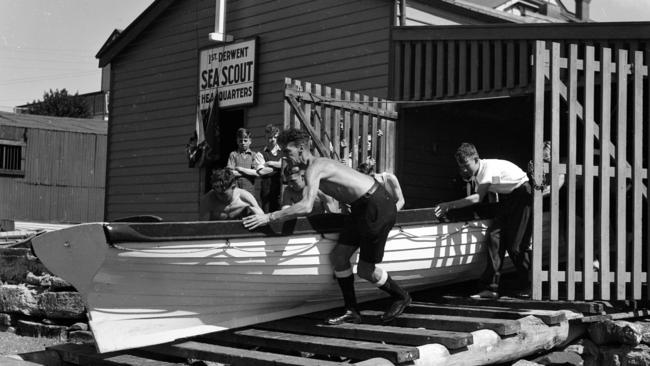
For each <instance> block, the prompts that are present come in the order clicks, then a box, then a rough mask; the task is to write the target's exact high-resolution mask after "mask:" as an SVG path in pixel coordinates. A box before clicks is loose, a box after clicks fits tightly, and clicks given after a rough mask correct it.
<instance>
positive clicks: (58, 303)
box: [38, 292, 85, 319]
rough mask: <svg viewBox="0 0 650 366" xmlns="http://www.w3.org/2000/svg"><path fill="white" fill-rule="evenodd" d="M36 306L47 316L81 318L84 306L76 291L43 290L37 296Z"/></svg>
mask: <svg viewBox="0 0 650 366" xmlns="http://www.w3.org/2000/svg"><path fill="white" fill-rule="evenodd" d="M38 308H39V309H40V310H41V311H42V312H43V313H45V316H47V317H49V318H58V319H82V318H84V316H85V315H84V314H85V306H84V302H83V299H82V297H81V294H79V293H78V292H44V293H42V294H40V295H39V296H38Z"/></svg>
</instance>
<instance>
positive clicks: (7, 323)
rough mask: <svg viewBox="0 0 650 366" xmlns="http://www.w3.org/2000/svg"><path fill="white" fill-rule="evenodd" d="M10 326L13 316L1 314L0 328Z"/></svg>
mask: <svg viewBox="0 0 650 366" xmlns="http://www.w3.org/2000/svg"><path fill="white" fill-rule="evenodd" d="M3 325H4V326H7V327H8V326H10V325H11V315H9V314H4V313H0V326H3Z"/></svg>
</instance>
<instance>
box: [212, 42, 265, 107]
mask: <svg viewBox="0 0 650 366" xmlns="http://www.w3.org/2000/svg"><path fill="white" fill-rule="evenodd" d="M256 45H257V40H256V39H252V40H248V41H242V42H237V43H228V44H224V45H221V46H218V47H212V48H208V49H204V50H201V53H200V55H199V58H200V60H199V104H200V108H201V110H202V111H204V110H207V109H209V108H210V105H211V104H212V100H213V99H214V98H215V97H218V98H219V107H220V108H226V107H234V106H241V105H247V104H253V102H254V99H253V98H254V95H255V61H256V60H255V47H256Z"/></svg>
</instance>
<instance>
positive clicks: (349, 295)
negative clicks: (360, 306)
mask: <svg viewBox="0 0 650 366" xmlns="http://www.w3.org/2000/svg"><path fill="white" fill-rule="evenodd" d="M346 274H347V276H345V275H346ZM335 275H336V280H337V281H338V283H339V287H340V288H341V293H342V294H343V302H344V303H345V308H346V309H349V310H357V297H356V295H355V293H354V274H353V273H352V270H349V274H348V271H344V272H335ZM341 275H343V276H344V277H339V276H341Z"/></svg>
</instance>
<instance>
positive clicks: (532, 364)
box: [512, 360, 542, 366]
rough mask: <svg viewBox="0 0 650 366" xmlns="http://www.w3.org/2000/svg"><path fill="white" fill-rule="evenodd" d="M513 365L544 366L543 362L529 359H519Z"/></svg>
mask: <svg viewBox="0 0 650 366" xmlns="http://www.w3.org/2000/svg"><path fill="white" fill-rule="evenodd" d="M512 366H542V365H541V364H539V363H537V362H533V361H528V360H519V361H517V362H515V363H513V364H512Z"/></svg>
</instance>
